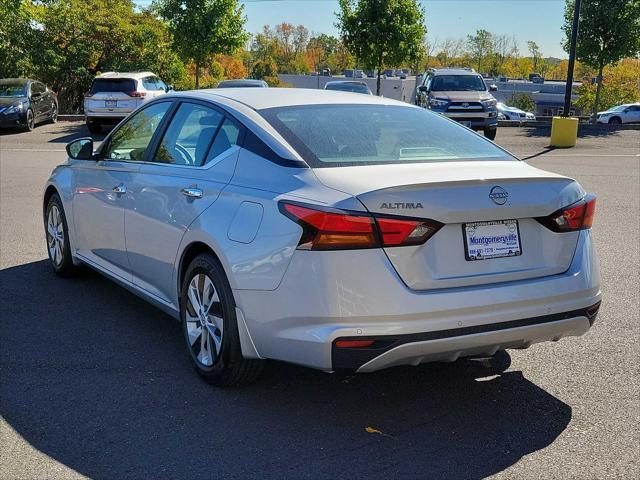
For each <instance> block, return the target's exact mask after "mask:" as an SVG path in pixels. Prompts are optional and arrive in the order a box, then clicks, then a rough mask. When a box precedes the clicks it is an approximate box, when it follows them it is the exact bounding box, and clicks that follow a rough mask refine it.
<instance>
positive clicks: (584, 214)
mask: <svg viewBox="0 0 640 480" xmlns="http://www.w3.org/2000/svg"><path fill="white" fill-rule="evenodd" d="M595 211H596V197H595V196H594V195H587V196H585V197H584V198H583V199H581V200H578V201H577V202H576V203H573V204H571V205H569V206H568V207H565V208H563V209H561V210H558V211H557V212H555V213H552V214H551V215H549V216H548V217H541V218H537V220H538V221H539V222H540V223H542V224H543V225H545V226H546V227H547V228H549V229H551V230H553V231H554V232H575V231H577V230H586V229H588V228H591V226H592V225H593V217H594V215H595Z"/></svg>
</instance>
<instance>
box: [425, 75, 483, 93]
mask: <svg viewBox="0 0 640 480" xmlns="http://www.w3.org/2000/svg"><path fill="white" fill-rule="evenodd" d="M486 89H487V86H486V85H485V84H484V80H482V77H480V76H478V75H438V76H437V77H434V78H433V80H432V81H431V90H432V91H434V92H481V91H484V90H486Z"/></svg>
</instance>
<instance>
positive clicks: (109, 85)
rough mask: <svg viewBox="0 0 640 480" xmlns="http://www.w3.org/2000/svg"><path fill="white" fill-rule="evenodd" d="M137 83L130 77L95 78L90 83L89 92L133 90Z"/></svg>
mask: <svg viewBox="0 0 640 480" xmlns="http://www.w3.org/2000/svg"><path fill="white" fill-rule="evenodd" d="M136 87H137V84H136V81H135V80H132V79H130V78H96V79H95V80H94V81H93V84H92V85H91V93H100V92H135V91H136V89H137V88H136Z"/></svg>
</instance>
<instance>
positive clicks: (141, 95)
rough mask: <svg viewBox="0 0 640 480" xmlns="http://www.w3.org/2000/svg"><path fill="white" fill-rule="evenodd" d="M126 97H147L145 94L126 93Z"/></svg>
mask: <svg viewBox="0 0 640 480" xmlns="http://www.w3.org/2000/svg"><path fill="white" fill-rule="evenodd" d="M127 95H129V96H130V97H137V98H141V97H144V96H146V95H147V92H137V91H136V92H127Z"/></svg>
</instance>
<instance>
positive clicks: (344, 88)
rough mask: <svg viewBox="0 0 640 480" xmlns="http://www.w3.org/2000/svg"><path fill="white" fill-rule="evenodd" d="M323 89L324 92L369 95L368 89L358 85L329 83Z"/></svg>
mask: <svg viewBox="0 0 640 480" xmlns="http://www.w3.org/2000/svg"><path fill="white" fill-rule="evenodd" d="M324 88H325V90H339V91H341V92H355V93H367V94H368V93H370V90H369V87H367V86H366V85H360V84H358V83H331V84H327V85H326V86H325V87H324Z"/></svg>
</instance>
